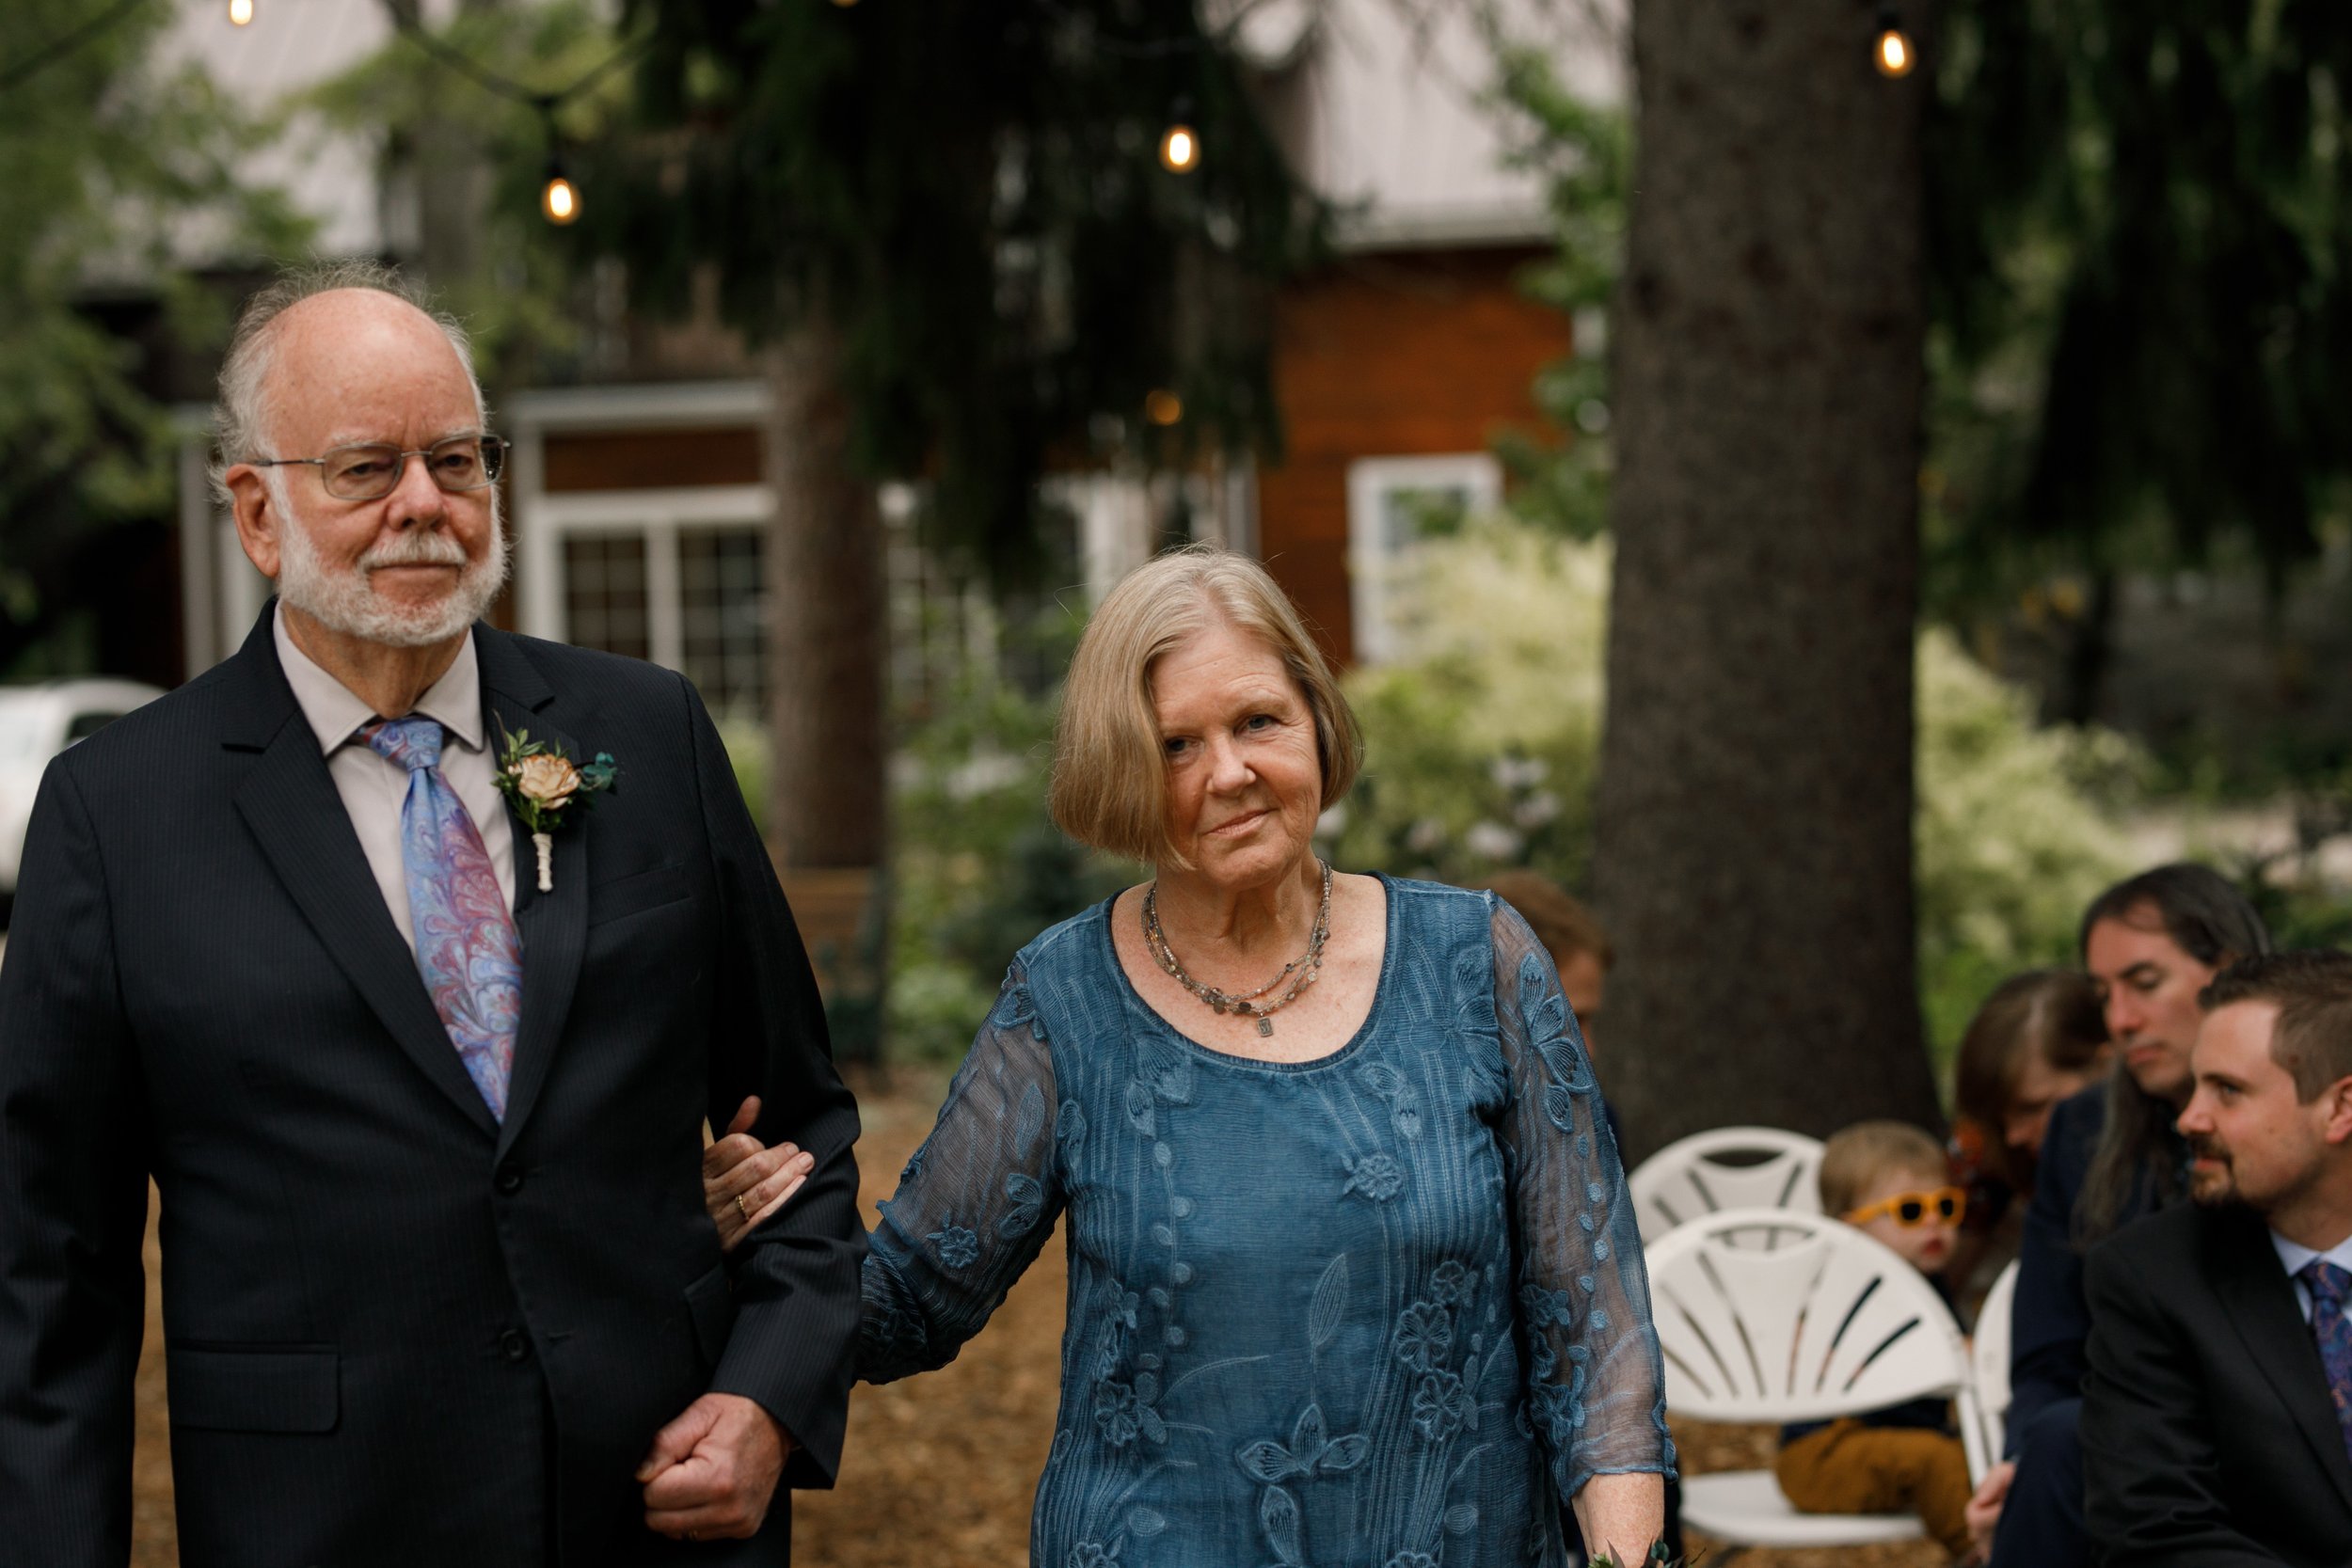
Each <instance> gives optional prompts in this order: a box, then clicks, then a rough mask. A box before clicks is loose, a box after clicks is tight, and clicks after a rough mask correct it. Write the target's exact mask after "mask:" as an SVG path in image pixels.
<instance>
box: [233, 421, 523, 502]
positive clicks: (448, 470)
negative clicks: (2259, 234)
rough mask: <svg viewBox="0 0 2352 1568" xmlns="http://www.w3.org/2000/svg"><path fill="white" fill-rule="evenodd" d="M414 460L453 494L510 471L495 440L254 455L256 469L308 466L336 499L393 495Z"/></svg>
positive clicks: (454, 438)
mask: <svg viewBox="0 0 2352 1568" xmlns="http://www.w3.org/2000/svg"><path fill="white" fill-rule="evenodd" d="M412 457H421V458H423V459H424V471H425V472H426V473H428V474H430V475H432V476H433V483H436V484H437V485H439V486H440V487H441V488H442V489H443V490H445V491H447V492H449V493H450V494H451V495H460V494H463V493H464V492H466V491H468V490H486V489H488V488H489V487H490V486H491V485H493V484H496V483H498V479H499V473H500V470H501V469H503V468H504V467H506V443H505V442H504V441H503V440H501V439H500V438H499V437H498V436H451V437H450V438H449V439H448V440H446V441H436V442H434V443H433V444H432V445H431V446H429V447H422V448H419V449H418V450H416V451H401V450H400V448H399V447H397V446H395V445H394V444H392V443H391V442H389V441H360V442H358V443H355V444H354V445H351V446H348V447H336V448H335V449H333V450H332V451H328V452H327V453H326V456H324V457H256V458H253V459H252V460H251V461H252V464H253V466H254V467H257V468H279V467H291V466H294V465H295V464H309V465H310V466H312V467H316V468H317V469H318V471H319V480H320V482H321V483H324V484H325V485H326V493H327V494H328V495H330V496H332V497H334V498H335V499H337V500H346V501H372V500H375V499H380V498H382V497H385V496H389V495H390V494H391V493H392V491H393V489H394V488H395V487H397V486H398V485H399V483H400V476H401V475H402V474H404V473H405V472H406V471H407V468H408V460H409V459H410V458H412Z"/></svg>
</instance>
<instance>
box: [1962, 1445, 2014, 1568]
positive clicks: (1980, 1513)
mask: <svg viewBox="0 0 2352 1568" xmlns="http://www.w3.org/2000/svg"><path fill="white" fill-rule="evenodd" d="M2016 1479H2017V1462H2016V1461H2015V1460H2013V1459H2005V1460H2003V1461H2001V1463H1999V1464H1998V1465H1994V1466H1993V1468H1991V1469H1989V1470H1987V1471H1986V1472H1985V1473H1984V1480H1982V1481H1979V1482H1978V1483H1977V1495H1976V1496H1975V1497H1971V1498H1969V1499H1968V1506H1967V1507H1966V1508H1965V1509H1964V1510H1963V1511H1962V1513H1961V1517H1962V1518H1963V1519H1964V1520H1966V1521H1967V1524H1968V1539H1969V1540H1970V1541H1972V1542H1974V1543H1975V1544H1976V1548H1977V1555H1978V1556H1979V1557H1985V1556H1989V1555H1990V1554H1991V1553H1992V1550H1993V1527H1994V1526H1995V1525H1997V1524H1999V1523H2000V1522H2001V1505H2002V1504H2003V1503H2005V1502H2007V1501H2008V1500H2009V1483H2010V1481H2014V1480H2016Z"/></svg>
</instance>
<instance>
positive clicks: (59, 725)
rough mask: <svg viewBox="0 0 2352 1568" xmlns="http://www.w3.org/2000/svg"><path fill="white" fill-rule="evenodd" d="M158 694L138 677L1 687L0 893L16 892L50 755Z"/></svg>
mask: <svg viewBox="0 0 2352 1568" xmlns="http://www.w3.org/2000/svg"><path fill="white" fill-rule="evenodd" d="M162 695H163V691H162V690H161V689H159V688H156V687H152V686H146V685H142V684H141V683H139V682H137V681H115V680H58V681H49V682H47V683H45V684H43V685H40V686H0V898H13V897H14V896H16V869H17V865H18V863H19V862H21V861H22V860H23V859H24V824H25V822H26V821H27V820H28V819H29V818H30V817H31V816H32V815H33V796H34V795H35V793H37V792H38V791H39V790H40V775H41V769H43V768H47V767H48V766H49V759H50V758H51V757H54V756H56V754H57V753H58V752H62V751H64V750H65V749H66V748H67V747H69V746H71V745H72V744H73V743H74V742H75V741H77V740H82V739H86V738H87V737H88V736H93V735H96V734H97V733H98V732H99V731H100V730H102V729H103V728H105V727H106V726H107V725H108V724H110V723H112V722H114V721H116V720H118V719H119V718H121V717H122V716H123V715H124V714H126V713H128V712H130V711H131V710H132V709H133V708H135V707H137V706H139V705H142V704H145V703H151V702H152V701H154V700H155V699H156V698H158V697H160V696H162Z"/></svg>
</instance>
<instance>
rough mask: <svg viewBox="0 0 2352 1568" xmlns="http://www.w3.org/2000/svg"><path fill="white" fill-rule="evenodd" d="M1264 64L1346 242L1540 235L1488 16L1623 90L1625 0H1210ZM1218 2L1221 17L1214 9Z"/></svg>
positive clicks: (1505, 31)
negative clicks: (1503, 97) (1514, 150)
mask: <svg viewBox="0 0 2352 1568" xmlns="http://www.w3.org/2000/svg"><path fill="white" fill-rule="evenodd" d="M1207 8H1208V10H1209V13H1210V16H1211V19H1212V22H1213V23H1216V22H1217V21H1219V20H1223V21H1226V22H1229V23H1230V24H1231V25H1232V28H1233V36H1234V39H1235V40H1236V42H1237V44H1238V45H1239V47H1240V49H1241V51H1242V53H1243V54H1244V55H1245V56H1246V57H1247V58H1248V59H1249V61H1250V63H1251V64H1252V65H1253V66H1254V67H1255V68H1256V69H1257V71H1259V73H1260V76H1261V79H1262V82H1263V89H1264V102H1265V104H1266V107H1267V112H1268V117H1269V119H1271V120H1272V121H1273V124H1274V127H1275V134H1276V135H1277V136H1278V137H1279V139H1280V141H1281V143H1282V145H1283V148H1284V150H1285V151H1286V152H1288V154H1289V155H1290V158H1291V160H1292V166H1293V167H1294V168H1295V169H1296V170H1297V171H1298V173H1299V175H1300V177H1301V178H1302V179H1304V180H1305V181H1306V182H1308V183H1309V184H1310V185H1311V187H1312V188H1313V189H1315V190H1316V191H1317V192H1319V193H1320V194H1321V195H1322V196H1324V197H1325V198H1327V199H1328V200H1330V201H1332V202H1333V203H1335V204H1336V205H1337V206H1338V207H1339V208H1340V224H1339V239H1340V243H1341V244H1342V245H1343V246H1344V247H1346V248H1350V249H1358V250H1379V249H1391V248H1400V247H1407V246H1423V245H1493V244H1511V243H1520V242H1530V241H1538V240H1542V239H1544V238H1546V237H1548V236H1549V233H1550V231H1551V230H1550V224H1549V219H1548V217H1547V214H1546V213H1545V209H1544V193H1543V188H1542V185H1541V183H1540V182H1538V181H1537V180H1536V179H1534V177H1532V176H1530V175H1528V174H1525V173H1522V172H1519V171H1518V170H1514V169H1511V168H1509V167H1506V166H1505V161H1504V154H1505V152H1506V150H1507V147H1506V118H1507V117H1505V116H1504V115H1503V114H1502V113H1501V112H1499V111H1498V110H1497V109H1496V108H1495V107H1494V106H1493V104H1492V103H1489V102H1488V99H1489V95H1490V93H1491V91H1492V88H1493V87H1494V83H1495V75H1496V71H1495V60H1494V51H1493V45H1492V42H1491V41H1490V40H1489V38H1488V36H1487V34H1486V31H1485V29H1486V28H1488V27H1491V28H1492V29H1493V31H1494V33H1495V34H1496V35H1497V36H1499V37H1501V38H1502V39H1504V40H1509V41H1512V42H1517V43H1525V44H1530V45H1533V46H1535V47H1538V48H1541V49H1542V50H1544V51H1545V52H1546V53H1547V54H1549V55H1550V56H1551V58H1552V60H1553V62H1554V67H1555V69H1556V70H1557V71H1558V72H1559V75H1560V78H1561V81H1562V83H1563V85H1564V86H1565V87H1569V88H1570V89H1571V90H1573V91H1575V92H1577V93H1578V94H1580V95H1581V96H1583V97H1585V98H1587V99H1590V100H1593V101H1596V102H1601V103H1617V102H1621V101H1622V100H1623V98H1624V96H1625V82H1626V77H1627V71H1626V70H1625V67H1624V64H1623V60H1624V36H1625V0H1208V5H1207ZM1220 11H1221V12H1222V13H1224V15H1223V17H1222V18H1219V17H1218V16H1217V13H1218V12H1220Z"/></svg>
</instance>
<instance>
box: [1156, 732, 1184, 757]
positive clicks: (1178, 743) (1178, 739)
mask: <svg viewBox="0 0 2352 1568" xmlns="http://www.w3.org/2000/svg"><path fill="white" fill-rule="evenodd" d="M1160 745H1161V746H1162V747H1163V748H1164V749H1165V750H1166V751H1167V752H1168V755H1169V756H1171V757H1178V756H1182V755H1184V738H1183V737H1182V736H1170V737H1169V738H1168V739H1166V740H1163V741H1161V742H1160Z"/></svg>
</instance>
